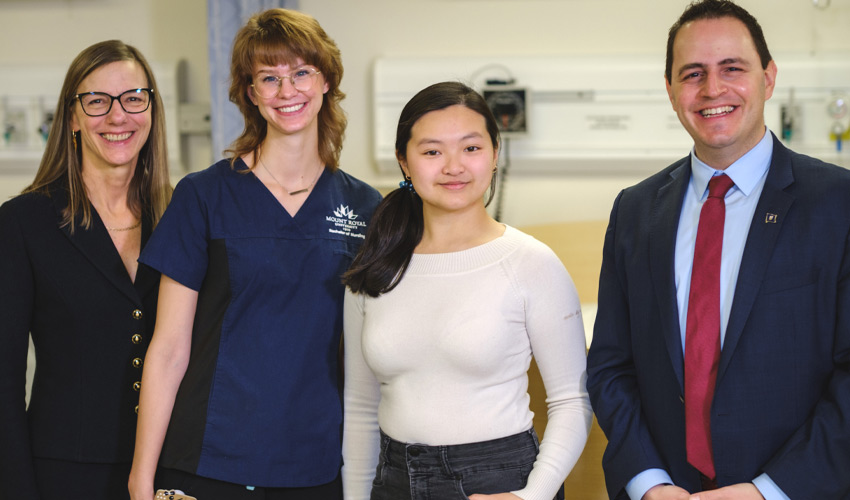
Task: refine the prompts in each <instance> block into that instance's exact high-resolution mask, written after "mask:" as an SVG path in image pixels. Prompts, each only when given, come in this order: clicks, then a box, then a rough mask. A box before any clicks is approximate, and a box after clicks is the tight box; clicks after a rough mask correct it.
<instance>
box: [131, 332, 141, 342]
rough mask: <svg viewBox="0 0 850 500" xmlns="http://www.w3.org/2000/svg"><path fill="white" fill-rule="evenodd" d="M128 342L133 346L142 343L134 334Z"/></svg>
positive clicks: (139, 336) (138, 336)
mask: <svg viewBox="0 0 850 500" xmlns="http://www.w3.org/2000/svg"><path fill="white" fill-rule="evenodd" d="M130 341H131V342H132V343H134V344H138V343H140V342H141V341H142V336H141V335H139V334H138V333H136V334H134V335H133V336H132V337H130Z"/></svg>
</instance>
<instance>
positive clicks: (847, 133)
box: [826, 93, 850, 153]
mask: <svg viewBox="0 0 850 500" xmlns="http://www.w3.org/2000/svg"><path fill="white" fill-rule="evenodd" d="M826 110H827V112H828V113H829V116H830V118H832V119H833V122H832V128H831V129H830V131H829V138H830V139H831V140H833V141H835V150H836V151H837V152H839V153H840V152H841V149H842V148H841V145H842V142H843V141H845V140H848V139H850V102H848V97H847V95H846V94H840V93H837V94H835V95H833V96H832V98H831V99H830V100H829V104H827V107H826Z"/></svg>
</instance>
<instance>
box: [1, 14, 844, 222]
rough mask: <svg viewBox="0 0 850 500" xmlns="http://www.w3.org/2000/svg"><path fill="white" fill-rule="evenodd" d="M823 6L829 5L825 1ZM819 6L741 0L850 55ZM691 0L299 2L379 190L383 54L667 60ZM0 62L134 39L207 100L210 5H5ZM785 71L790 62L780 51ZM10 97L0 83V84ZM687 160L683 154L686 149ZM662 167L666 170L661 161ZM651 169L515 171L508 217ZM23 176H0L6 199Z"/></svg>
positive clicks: (565, 209) (596, 212) (356, 159)
mask: <svg viewBox="0 0 850 500" xmlns="http://www.w3.org/2000/svg"><path fill="white" fill-rule="evenodd" d="M821 3H825V0H821ZM830 3H831V5H830V7H829V8H827V9H826V10H819V9H817V8H815V7H814V6H813V5H812V1H811V0H771V2H765V1H763V0H740V4H741V5H743V6H744V7H746V8H748V9H750V10H751V11H752V12H753V13H754V14H755V15H756V16H757V17H758V18H759V20H760V21H761V24H762V26H763V28H764V30H765V33H766V36H767V38H768V40H769V42H770V44H771V50H772V51H773V52H774V54H775V55H777V56H779V55H780V54H781V53H783V52H794V53H800V52H803V53H819V52H829V51H843V52H850V30H848V29H847V26H850V0H831V2H830ZM686 4H687V1H686V0H655V1H653V2H643V1H634V0H357V1H350V0H301V9H302V10H304V11H305V12H307V13H310V14H312V15H314V16H315V17H316V18H318V19H319V21H320V22H321V23H322V25H323V26H324V27H325V29H326V30H327V32H328V33H329V34H330V35H331V36H332V37H333V38H335V39H336V41H337V43H338V44H339V46H340V48H341V50H342V53H343V59H344V62H345V68H346V73H345V78H344V79H343V90H345V91H346V93H347V94H348V98H347V99H346V101H345V103H344V104H345V108H346V110H347V111H348V113H349V127H348V132H347V136H346V142H345V149H344V151H343V156H342V165H343V168H345V169H346V170H347V171H349V172H351V173H353V174H354V175H356V176H358V177H361V178H363V179H364V180H367V181H369V182H372V183H374V184H377V185H379V186H384V187H387V186H392V185H393V183H394V182H397V181H396V180H395V179H392V178H389V177H386V176H384V177H381V176H379V175H378V174H377V173H376V171H375V168H374V166H373V164H372V160H371V149H370V148H371V137H370V135H369V134H370V130H371V127H370V119H371V118H370V113H371V111H370V110H371V81H370V75H371V64H372V61H373V60H374V59H375V57H377V56H381V55H396V56H398V55H459V54H476V55H488V54H526V53H527V54H649V55H654V56H657V57H658V64H659V78H658V85H659V87H661V86H662V85H663V80H662V71H663V58H664V43H665V39H666V30H667V28H668V27H669V25H670V24H671V23H672V22H673V21H674V20H675V18H676V17H677V15H678V14H679V13H680V12H681V10H682V9H683V8H684V6H685V5H686ZM0 20H2V25H3V29H2V30H0V47H3V49H2V51H0V63H5V62H31V61H41V62H45V63H63V64H67V62H69V61H70V60H71V58H73V57H74V55H76V53H77V52H79V50H81V49H82V48H83V47H85V46H87V45H89V44H91V43H94V42H96V41H99V40H102V39H106V38H121V39H123V40H125V41H127V42H128V43H131V44H133V45H136V46H137V47H138V48H139V49H141V50H142V51H143V52H144V53H145V54H146V55H147V57H148V58H149V59H151V60H156V61H162V62H169V61H174V60H177V59H185V60H186V61H188V70H189V78H188V89H187V90H188V95H189V98H190V100H192V101H194V102H206V101H208V99H209V97H208V94H209V83H208V80H207V78H206V74H207V70H208V63H207V53H206V40H207V35H206V2H205V1H204V0H177V1H176V0H132V1H131V0H64V1H59V0H29V1H22V0H0ZM777 59H778V60H777V62H778V65H779V68H780V73H779V78H780V79H781V77H782V61H781V57H777ZM0 93H2V89H0ZM190 148H191V149H192V151H191V154H190V159H189V162H190V164H191V165H190V167H191V168H192V169H198V168H202V167H203V166H206V164H208V163H209V162H210V161H211V159H212V158H213V156H217V155H213V154H212V153H211V152H209V151H208V148H209V142H208V141H205V140H203V139H194V140H193V141H192V143H191V144H190ZM682 153H683V155H684V154H685V153H686V152H685V151H683V152H682ZM662 166H663V165H659V168H661V167H662ZM642 176H643V175H642V174H639V175H621V176H587V175H584V176H571V177H551V176H547V177H541V176H528V175H523V174H522V172H520V171H519V169H517V170H516V171H515V172H513V174H512V176H511V178H510V181H509V185H508V188H507V191H506V198H505V209H504V212H503V213H504V220H505V221H506V222H508V223H510V224H513V225H517V226H525V225H529V224H545V223H552V222H560V221H575V220H598V219H605V218H607V214H608V210H609V209H610V206H611V202H612V200H613V198H614V196H616V193H617V192H618V191H619V189H621V188H622V187H624V186H627V185H629V184H632V183H634V182H636V181H637V180H639V179H640V178H641V177H642ZM24 182H26V179H21V178H20V176H18V177H15V178H9V177H8V176H5V177H4V176H2V175H0V196H2V197H3V198H5V197H6V196H7V195H8V194H11V193H13V192H15V191H17V190H18V189H20V187H22V184H23V183H24Z"/></svg>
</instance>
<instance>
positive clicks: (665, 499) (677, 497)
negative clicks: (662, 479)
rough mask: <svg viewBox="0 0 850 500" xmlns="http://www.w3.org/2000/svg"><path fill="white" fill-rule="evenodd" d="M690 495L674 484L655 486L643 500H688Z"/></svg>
mask: <svg viewBox="0 0 850 500" xmlns="http://www.w3.org/2000/svg"><path fill="white" fill-rule="evenodd" d="M689 498H690V493H688V490H686V489H684V488H679V487H678V486H675V485H672V484H659V485H658V486H653V487H652V488H650V489H649V491H647V492H646V494H644V495H643V500H688V499H689Z"/></svg>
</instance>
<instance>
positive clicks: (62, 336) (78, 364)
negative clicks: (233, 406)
mask: <svg viewBox="0 0 850 500" xmlns="http://www.w3.org/2000/svg"><path fill="white" fill-rule="evenodd" d="M54 116H55V119H54V121H53V124H52V126H51V129H50V134H49V137H48V142H47V147H46V150H45V153H44V157H43V158H42V160H41V165H40V166H39V169H38V173H37V174H36V177H35V180H34V181H33V183H32V184H31V185H30V186H29V187H27V188H26V189H25V190H24V192H23V194H21V195H19V196H17V197H15V198H13V199H12V200H10V201H8V202H6V203H4V204H3V205H2V206H0V499H12V498H14V499H16V500H21V499H26V500H30V499H41V500H50V499H63V500H66V499H78V498H79V499H87V500H88V499H96V498H97V499H104V500H105V499H109V500H114V499H120V498H128V494H127V475H128V473H129V470H130V460H131V458H132V456H133V442H134V439H135V428H136V411H137V410H138V407H137V405H138V392H139V389H140V382H139V381H140V380H141V370H142V365H143V364H144V354H145V349H146V348H147V345H148V343H149V341H150V337H151V334H152V332H153V326H154V316H155V315H156V300H157V291H158V286H159V274H158V273H156V272H155V271H153V270H152V269H150V268H146V267H145V266H143V265H139V264H138V263H137V262H136V259H137V258H138V256H139V252H140V251H141V249H142V247H143V246H144V244H145V242H146V241H147V239H148V236H149V235H150V233H151V230H152V229H153V227H154V226H155V225H156V223H157V221H158V220H159V218H160V216H161V215H162V213H163V211H164V210H165V206H166V205H167V203H168V200H169V198H170V196H171V186H170V183H169V178H168V163H167V156H168V155H167V152H166V145H165V123H164V114H163V108H162V101H161V99H160V98H159V95H158V93H157V90H156V82H155V81H154V77H153V74H152V72H151V69H150V67H149V65H148V63H147V62H146V61H145V59H144V57H143V56H142V55H141V54H140V53H139V52H138V51H137V50H136V49H135V48H133V47H131V46H129V45H126V44H124V43H122V42H120V41H117V40H111V41H106V42H101V43H98V44H95V45H92V46H91V47H88V48H87V49H85V50H84V51H83V52H81V53H80V54H79V55H78V56H77V58H76V59H75V60H74V61H73V62H72V63H71V66H70V68H69V69H68V73H67V74H66V76H65V83H64V85H63V87H62V92H61V95H60V98H59V103H58V105H57V107H56V113H55V115H54ZM30 335H31V336H32V340H33V343H34V346H35V354H36V370H35V378H34V381H33V388H32V395H31V398H30V403H29V407H28V408H25V406H26V405H25V384H26V382H25V378H26V377H25V373H26V360H27V348H28V339H29V337H30Z"/></svg>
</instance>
